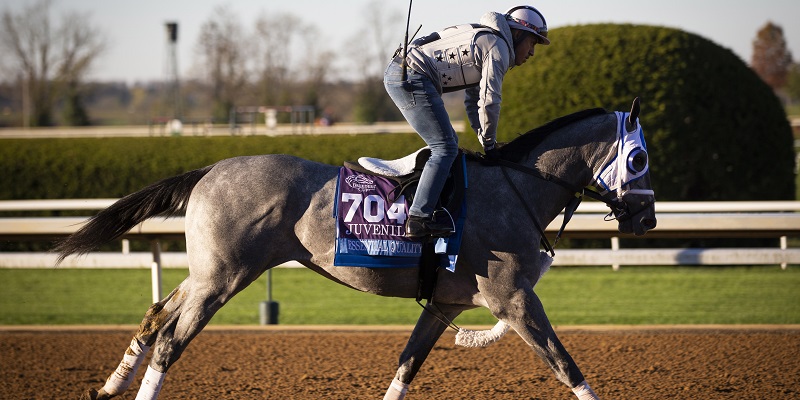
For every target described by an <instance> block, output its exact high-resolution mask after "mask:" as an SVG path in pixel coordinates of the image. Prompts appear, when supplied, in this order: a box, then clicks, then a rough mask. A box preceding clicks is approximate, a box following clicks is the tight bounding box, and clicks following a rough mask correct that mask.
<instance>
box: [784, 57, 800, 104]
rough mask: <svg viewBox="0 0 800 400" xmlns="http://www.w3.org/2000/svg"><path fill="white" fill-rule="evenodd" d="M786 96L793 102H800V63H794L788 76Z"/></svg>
mask: <svg viewBox="0 0 800 400" xmlns="http://www.w3.org/2000/svg"><path fill="white" fill-rule="evenodd" d="M786 94H787V95H789V98H790V99H791V100H792V101H796V100H800V63H792V65H791V66H790V67H789V73H788V75H787V76H786Z"/></svg>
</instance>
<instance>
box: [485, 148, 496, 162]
mask: <svg viewBox="0 0 800 400" xmlns="http://www.w3.org/2000/svg"><path fill="white" fill-rule="evenodd" d="M483 152H484V157H483V158H484V159H485V160H486V161H489V162H490V163H496V162H497V160H499V159H500V150H499V149H498V148H497V146H495V145H492V146H491V147H484V148H483Z"/></svg>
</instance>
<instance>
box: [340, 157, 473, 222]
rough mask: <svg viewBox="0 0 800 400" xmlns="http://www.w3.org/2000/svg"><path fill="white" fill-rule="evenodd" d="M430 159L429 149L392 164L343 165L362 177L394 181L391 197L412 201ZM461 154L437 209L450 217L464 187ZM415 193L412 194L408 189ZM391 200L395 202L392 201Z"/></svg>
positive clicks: (360, 161) (369, 159)
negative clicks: (367, 176) (441, 209)
mask: <svg viewBox="0 0 800 400" xmlns="http://www.w3.org/2000/svg"><path fill="white" fill-rule="evenodd" d="M430 157H431V149H430V148H429V147H423V148H421V149H419V150H417V151H415V152H413V153H411V154H409V155H407V156H405V157H401V158H398V159H394V160H383V159H380V158H374V157H360V158H359V159H358V160H357V161H345V162H344V166H345V167H347V168H350V169H352V170H353V171H358V172H361V173H365V174H371V175H375V176H380V177H383V178H387V179H390V180H392V181H394V182H395V183H396V184H397V186H395V188H394V191H393V193H392V195H393V196H394V198H397V197H399V196H400V195H405V196H406V197H407V198H409V199H411V201H412V202H413V200H414V191H415V190H416V184H417V183H418V182H419V178H420V176H421V175H422V170H423V169H424V168H425V163H426V162H428V159H429V158H430ZM463 157H465V154H464V151H463V150H461V149H459V151H458V156H456V161H455V162H453V166H452V167H451V168H450V173H449V175H448V177H447V182H446V183H445V185H444V188H443V189H442V194H441V195H440V196H439V202H438V205H439V206H440V207H442V208H444V209H446V210H448V212H450V213H451V214H453V213H454V212H458V211H460V209H461V206H462V200H463V199H464V191H465V189H466V187H467V180H466V170H465V169H464V163H463V161H462V160H463ZM412 188H413V189H415V190H411V189H412ZM392 200H394V199H392Z"/></svg>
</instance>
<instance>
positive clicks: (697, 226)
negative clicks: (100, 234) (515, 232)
mask: <svg viewBox="0 0 800 400" xmlns="http://www.w3.org/2000/svg"><path fill="white" fill-rule="evenodd" d="M114 201H116V199H72V200H5V201H0V212H19V211H47V210H52V211H63V210H100V209H103V208H105V207H107V206H109V205H111V204H112V203H113V202H114ZM607 213H608V207H607V206H606V205H604V204H602V203H599V202H584V203H583V204H581V206H580V207H579V208H578V210H577V212H576V214H575V215H574V216H573V218H572V220H571V221H570V223H569V224H568V226H567V229H566V231H565V233H564V236H565V237H574V238H609V239H611V248H610V249H557V251H556V258H555V262H554V265H612V266H613V267H614V269H618V268H619V267H620V266H621V265H776V264H780V265H781V267H782V268H784V269H785V268H786V267H787V265H789V264H800V248H791V249H790V248H788V237H800V201H738V202H658V203H656V217H657V218H658V225H657V227H656V228H655V229H653V230H651V231H650V232H648V234H647V235H646V236H645V237H646V238H654V237H655V238H699V237H704V238H750V237H759V238H779V239H780V245H779V247H775V248H748V249H727V248H726V249H694V248H687V249H620V248H619V235H620V234H619V232H618V231H617V223H616V222H613V221H612V222H609V221H605V220H604V219H603V216H604V215H606V214H607ZM87 214H91V213H87ZM0 215H1V214H0ZM87 218H88V217H0V239H3V240H41V239H52V238H56V237H63V236H66V235H69V234H71V233H73V232H75V231H76V230H77V229H79V228H80V227H81V226H82V225H83V224H84V223H85V222H86V220H87ZM561 221H562V218H561V216H559V217H558V218H556V220H554V221H553V222H552V223H551V224H550V225H549V226H548V227H547V228H546V232H547V233H548V234H550V235H553V234H555V232H556V231H557V230H558V228H559V227H560V226H561ZM183 237H184V218H183V217H172V218H166V219H163V218H154V219H150V220H147V221H145V222H143V223H142V224H140V225H137V226H136V227H135V228H133V229H132V230H131V231H129V232H128V234H126V235H125V237H124V238H126V239H145V240H149V241H150V242H151V249H152V253H151V257H150V260H152V262H150V267H151V268H152V270H153V281H154V282H153V283H154V286H153V288H154V300H156V301H157V300H158V299H160V292H159V293H158V295H157V296H156V292H155V290H156V287H158V288H159V291H160V274H161V272H160V271H161V268H162V265H164V264H166V265H168V266H186V261H185V260H186V257H185V254H180V253H179V254H174V253H164V254H162V253H161V248H160V244H159V240H162V239H166V238H178V239H182V238H183ZM146 254H148V253H133V254H120V253H117V254H108V253H92V254H89V255H88V256H85V257H78V258H70V259H68V260H67V261H65V263H64V264H62V266H63V267H75V268H93V267H103V266H105V267H113V266H115V265H119V266H122V267H146V264H147V262H146V261H142V260H143V259H144V258H147V257H148V256H146ZM143 257H144V258H143ZM54 260H55V255H54V254H52V253H0V268H37V267H38V268H43V267H51V266H52V265H53V262H54ZM291 266H298V264H297V263H293V264H291Z"/></svg>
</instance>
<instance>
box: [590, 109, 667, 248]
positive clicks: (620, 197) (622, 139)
mask: <svg viewBox="0 0 800 400" xmlns="http://www.w3.org/2000/svg"><path fill="white" fill-rule="evenodd" d="M639 111H640V108H639V98H636V99H634V100H633V106H632V107H631V112H630V113H621V112H617V113H616V114H617V119H618V125H617V136H618V140H617V146H616V152H615V153H613V154H611V155H609V159H610V161H609V162H607V163H605V164H604V166H603V167H602V168H600V170H599V171H597V172H595V174H594V181H595V183H596V185H597V186H598V187H600V188H602V191H603V197H605V198H607V199H609V204H610V206H611V212H612V214H613V215H614V219H616V220H617V221H618V222H619V231H620V232H622V233H633V234H635V235H637V236H639V235H644V234H645V233H646V232H647V231H649V230H650V229H653V228H655V227H656V213H655V193H654V192H653V189H652V186H651V185H650V166H649V159H648V156H647V145H646V144H645V140H644V134H643V131H642V126H641V125H640V124H639Z"/></svg>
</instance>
